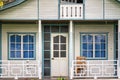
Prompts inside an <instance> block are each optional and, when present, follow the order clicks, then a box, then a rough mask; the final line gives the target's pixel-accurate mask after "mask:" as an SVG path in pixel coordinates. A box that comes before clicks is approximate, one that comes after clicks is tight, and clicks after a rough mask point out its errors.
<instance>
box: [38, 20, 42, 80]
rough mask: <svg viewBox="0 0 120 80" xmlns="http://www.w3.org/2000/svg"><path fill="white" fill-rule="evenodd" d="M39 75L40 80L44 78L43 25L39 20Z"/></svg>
mask: <svg viewBox="0 0 120 80" xmlns="http://www.w3.org/2000/svg"><path fill="white" fill-rule="evenodd" d="M38 37H39V38H38V64H39V65H38V69H39V72H38V75H39V79H41V78H42V24H41V20H39V23H38Z"/></svg>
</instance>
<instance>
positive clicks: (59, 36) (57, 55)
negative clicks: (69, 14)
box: [51, 33, 68, 77]
mask: <svg viewBox="0 0 120 80" xmlns="http://www.w3.org/2000/svg"><path fill="white" fill-rule="evenodd" d="M51 36H52V37H51V76H54V77H55V76H68V34H65V33H53V34H51Z"/></svg>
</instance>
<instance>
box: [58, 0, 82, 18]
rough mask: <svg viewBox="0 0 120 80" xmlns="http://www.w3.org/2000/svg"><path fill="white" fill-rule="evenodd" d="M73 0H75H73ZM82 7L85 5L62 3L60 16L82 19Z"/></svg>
mask: <svg viewBox="0 0 120 80" xmlns="http://www.w3.org/2000/svg"><path fill="white" fill-rule="evenodd" d="M71 1H73V0H71ZM74 1H75V0H74ZM82 8H83V5H81V4H80V5H78V4H77V5H74V4H72V5H71V4H70V5H69V4H68V5H67V4H62V5H60V18H62V19H70V18H71V19H74V18H77V19H79V18H80V19H82V15H83V14H82Z"/></svg>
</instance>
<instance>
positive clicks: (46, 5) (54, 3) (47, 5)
mask: <svg viewBox="0 0 120 80" xmlns="http://www.w3.org/2000/svg"><path fill="white" fill-rule="evenodd" d="M39 2H40V6H39V10H40V13H39V15H40V19H58V0H40V1H39Z"/></svg>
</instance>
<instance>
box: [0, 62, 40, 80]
mask: <svg viewBox="0 0 120 80" xmlns="http://www.w3.org/2000/svg"><path fill="white" fill-rule="evenodd" d="M0 63H1V64H0V78H27V77H29V78H39V77H40V75H39V73H40V72H39V71H40V70H39V62H38V61H34V60H33V61H29V60H27V61H14V60H13V61H12V60H9V61H0Z"/></svg>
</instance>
